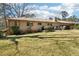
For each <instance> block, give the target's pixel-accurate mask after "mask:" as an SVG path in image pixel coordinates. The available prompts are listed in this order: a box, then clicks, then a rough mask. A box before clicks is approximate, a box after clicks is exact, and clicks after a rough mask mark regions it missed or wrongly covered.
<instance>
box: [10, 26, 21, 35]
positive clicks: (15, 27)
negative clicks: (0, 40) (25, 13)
mask: <svg viewBox="0 0 79 59" xmlns="http://www.w3.org/2000/svg"><path fill="white" fill-rule="evenodd" d="M11 29H12V32H13V34H15V35H18V34H20V30H19V26H12V27H11Z"/></svg>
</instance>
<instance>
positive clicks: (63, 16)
mask: <svg viewBox="0 0 79 59" xmlns="http://www.w3.org/2000/svg"><path fill="white" fill-rule="evenodd" d="M61 16H62V19H65V18H66V17H67V16H68V12H67V11H61ZM65 20H66V19H65Z"/></svg>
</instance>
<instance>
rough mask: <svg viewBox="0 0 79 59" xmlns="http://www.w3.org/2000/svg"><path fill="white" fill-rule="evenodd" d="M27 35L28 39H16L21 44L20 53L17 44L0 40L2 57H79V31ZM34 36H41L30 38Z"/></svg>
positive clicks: (19, 46)
mask: <svg viewBox="0 0 79 59" xmlns="http://www.w3.org/2000/svg"><path fill="white" fill-rule="evenodd" d="M26 35H27V37H21V38H16V40H17V41H18V42H19V44H18V48H19V52H17V50H16V47H15V44H13V43H12V42H11V41H10V39H8V40H0V55H1V56H2V55H5V56H6V55H8V56H13V55H14V56H19V55H20V56H79V30H62V31H60V30H57V31H55V32H40V33H32V34H26ZM32 35H39V36H38V37H28V36H32ZM40 37H43V38H40ZM50 37H51V38H50Z"/></svg>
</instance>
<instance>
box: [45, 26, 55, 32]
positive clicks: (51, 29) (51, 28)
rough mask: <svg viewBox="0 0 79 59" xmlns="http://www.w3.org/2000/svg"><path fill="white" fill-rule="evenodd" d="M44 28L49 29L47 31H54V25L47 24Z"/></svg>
mask: <svg viewBox="0 0 79 59" xmlns="http://www.w3.org/2000/svg"><path fill="white" fill-rule="evenodd" d="M44 30H45V31H47V32H49V31H51V32H52V31H54V27H52V26H45V27H44Z"/></svg>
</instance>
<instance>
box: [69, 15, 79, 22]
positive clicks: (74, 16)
mask: <svg viewBox="0 0 79 59" xmlns="http://www.w3.org/2000/svg"><path fill="white" fill-rule="evenodd" d="M68 20H69V21H78V18H77V17H76V15H73V16H70V17H69V18H68Z"/></svg>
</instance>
